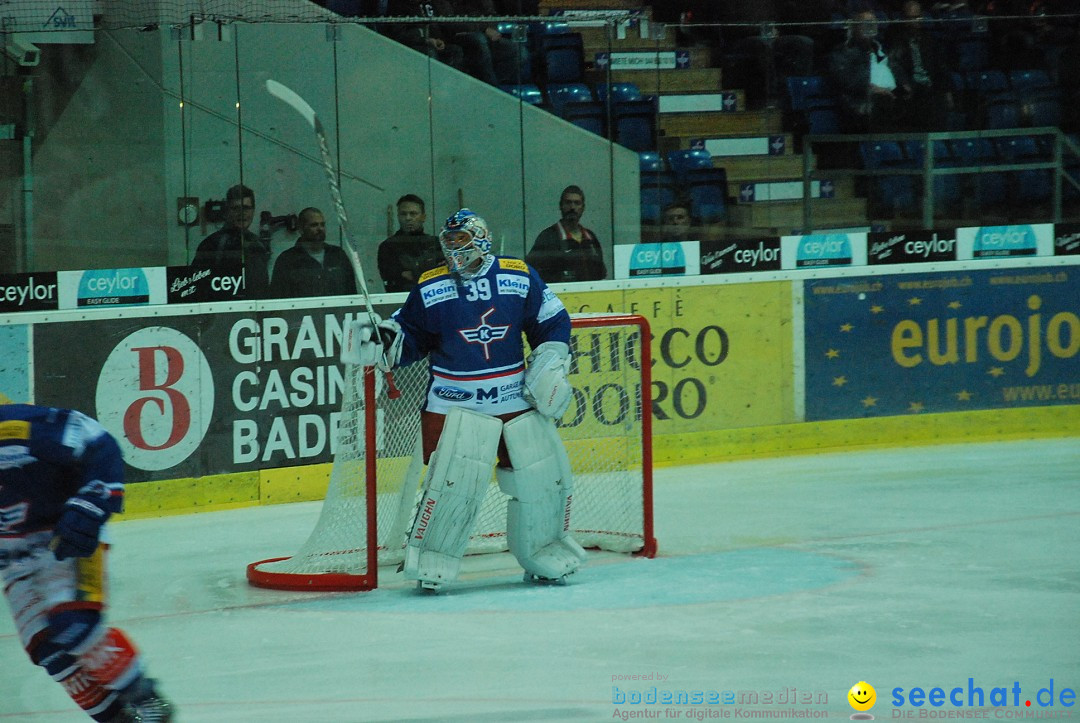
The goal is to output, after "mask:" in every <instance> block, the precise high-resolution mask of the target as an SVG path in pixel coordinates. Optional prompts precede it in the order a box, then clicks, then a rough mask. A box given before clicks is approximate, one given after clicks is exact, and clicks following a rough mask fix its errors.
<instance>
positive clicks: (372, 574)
mask: <svg viewBox="0 0 1080 723" xmlns="http://www.w3.org/2000/svg"><path fill="white" fill-rule="evenodd" d="M571 318H572V325H573V332H572V336H571V344H570V345H571V350H572V352H573V353H574V366H573V367H572V368H571V379H572V380H573V381H574V385H575V389H574V401H573V402H572V403H571V405H570V408H569V410H568V411H567V414H566V416H564V418H563V420H562V422H561V423H560V430H559V432H560V436H561V437H562V439H563V442H564V444H566V447H567V452H568V453H569V456H570V461H571V466H572V468H573V471H574V503H573V508H572V511H571V521H570V525H571V533H572V534H573V536H574V538H575V539H576V540H577V541H578V542H580V543H581V545H582V546H583V547H586V548H597V549H603V550H611V551H616V552H628V553H633V554H636V555H641V556H645V557H652V556H654V555H655V554H656V539H655V538H654V536H653V520H652V414H651V410H652V405H651V395H650V390H651V376H650V361H651V355H650V353H649V340H650V338H651V335H650V331H649V324H648V321H647V320H646V319H645V318H644V317H642V316H638V315H630V314H575V315H572V317H571ZM395 372H396V374H395V378H396V382H397V386H398V388H399V389H400V390H401V393H402V396H401V398H400V399H396V400H393V401H391V400H390V399H389V398H388V396H387V387H386V384H385V382H384V380H383V379H382V375H381V374H377V373H376V372H375V370H374V369H373V368H371V367H367V368H359V367H353V366H351V365H350V366H349V367H347V368H346V373H345V388H344V391H343V399H342V408H341V415H340V422H339V427H338V441H337V448H336V450H335V452H334V462H333V466H332V470H331V473H330V484H329V487H328V488H327V492H326V499H325V501H324V502H323V506H322V511H321V513H320V515H319V519H318V521H317V522H316V524H315V528H314V529H313V530H312V532H311V534H310V536H309V537H308V539H307V541H306V542H305V543H304V544H303V545H302V546H301V548H300V550H298V551H297V552H296V553H295V554H293V555H292V556H291V557H278V558H271V559H267V560H261V561H259V562H253V563H251V564H249V565H248V566H247V579H248V582H249V583H251V584H252V585H255V586H257V587H267V588H274V589H279V590H311V591H343V590H371V589H374V588H375V587H377V586H378V568H379V566H380V565H396V564H398V563H400V562H401V561H402V559H403V558H404V550H405V542H406V538H407V535H408V531H409V528H410V527H411V526H412V521H413V517H414V516H415V513H416V508H417V506H418V505H419V501H420V496H421V488H420V482H421V480H422V471H423V464H422V461H421V454H420V413H419V410H420V409H421V407H422V405H423V401H424V398H425V395H426V393H427V385H428V368H427V364H426V363H423V362H418V363H416V364H412V365H411V366H408V367H404V368H400V369H397V370H395ZM448 393H450V391H449V390H448ZM492 466H493V468H494V461H493V462H492ZM508 499H509V498H508V497H507V496H506V495H505V494H503V493H502V492H501V490H499V488H498V484H497V483H495V481H494V474H493V475H492V483H491V486H490V487H489V488H488V494H487V496H486V497H485V499H484V502H483V505H482V507H481V511H480V514H479V516H478V518H477V521H476V524H475V525H474V528H473V531H472V535H471V536H470V538H469V545H468V548H467V550H466V554H467V555H470V554H481V553H488V552H500V551H503V550H506V549H507V545H506V502H507V500H508Z"/></svg>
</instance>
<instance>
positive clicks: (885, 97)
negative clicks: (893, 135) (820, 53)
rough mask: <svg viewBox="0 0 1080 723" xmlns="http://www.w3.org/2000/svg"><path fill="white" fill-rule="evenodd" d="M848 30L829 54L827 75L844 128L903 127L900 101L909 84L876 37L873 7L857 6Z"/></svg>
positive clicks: (855, 130)
mask: <svg viewBox="0 0 1080 723" xmlns="http://www.w3.org/2000/svg"><path fill="white" fill-rule="evenodd" d="M847 32H848V38H847V41H846V42H845V43H844V44H843V45H841V46H840V47H838V48H836V49H835V50H834V51H833V52H832V54H831V55H830V56H829V77H830V79H831V81H832V84H833V87H835V88H836V89H837V91H838V98H839V101H840V109H841V116H842V122H843V124H844V126H845V128H844V130H845V131H847V132H850V133H871V132H888V131H894V130H897V129H898V128H902V127H903V118H902V107H901V106H902V104H901V102H900V101H901V100H902V99H903V98H904V97H905V95H906V90H905V89H908V88H910V84H909V83H908V82H907V77H906V76H905V75H904V74H903V69H902V68H900V67H899V66H894V65H893V64H892V61H891V60H890V58H889V55H888V53H886V52H885V48H884V47H883V46H882V44H881V43H880V42H879V41H878V23H877V16H876V14H875V13H874V10H873V9H872V8H871V7H869V6H866V5H861V6H856V8H855V10H853V11H852V13H851V16H850V19H849V21H848V28H847Z"/></svg>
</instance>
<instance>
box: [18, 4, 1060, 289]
mask: <svg viewBox="0 0 1080 723" xmlns="http://www.w3.org/2000/svg"><path fill="white" fill-rule="evenodd" d="M610 4H611V3H599V4H598V5H610ZM15 5H16V6H19V5H20V3H15ZM25 5H26V7H25V8H22V7H17V8H16V9H17V11H23V10H25V11H26V13H27V16H28V18H29V14H30V11H31V9H32V5H33V4H32V3H25ZM112 5H117V6H118V7H112ZM222 5H226V4H224V3H223V4H222ZM244 5H245V10H244V14H241V13H240V12H239V11H237V10H236V9H230V8H228V7H222V8H220V9H218V10H217V11H216V12H215V13H209V14H208V12H207V10H206V4H205V3H204V4H201V5H200V8H201V10H200V14H193V13H192V12H191V9H190V8H187V7H186V6H183V5H182V4H177V5H176V6H165V7H162V6H158V5H154V6H153V7H152V8H149V7H148V8H147V9H144V10H140V9H139V8H138V6H137V4H131V3H124V4H109V3H106V4H104V8H105V11H104V14H103V15H102V16H100V17H98V18H96V19H95V20H93V21H92V22H90V23H89V24H88V26H89V28H90V29H89V30H87V29H86V27H82V26H79V22H80V21H79V19H78V18H75V19H74V20H71V21H70V22H68V26H70V27H68V28H67V29H65V30H51V31H49V32H42V31H41V30H40V29H36V30H35V29H34V28H35V27H38V28H39V26H33V25H32V24H31V20H32V19H28V20H26V25H25V26H20V25H18V22H15V23H14V24H12V25H9V26H8V27H11V28H12V31H11V32H5V34H4V35H3V37H4V47H5V49H6V52H5V59H4V62H3V66H2V68H3V77H2V81H3V83H2V85H0V88H2V93H3V100H4V102H3V104H2V106H0V251H2V253H0V272H2V273H26V272H35V271H54V270H70V269H98V268H129V267H150V266H167V267H177V268H179V267H184V266H187V265H189V264H192V263H193V262H196V267H199V266H205V265H207V264H208V263H210V262H211V261H212V262H213V263H216V264H225V265H226V267H227V268H228V269H233V270H235V271H236V272H237V274H239V272H240V271H241V270H243V271H244V277H245V283H246V288H245V289H243V290H240V291H237V290H236V284H235V283H233V285H230V286H229V288H225V289H222V288H220V287H221V286H222V284H221V283H219V284H218V287H219V288H217V289H215V290H213V291H212V292H211V291H207V292H206V294H208V296H205V299H206V300H223V299H227V298H233V297H232V296H230V295H231V294H233V293H234V292H235V293H236V294H237V296H236V298H239V297H242V296H246V297H247V298H269V297H272V296H279V295H281V293H273V292H271V290H270V287H269V285H270V283H271V279H272V278H273V275H274V274H275V273H276V272H277V270H278V269H277V266H278V264H277V261H278V259H279V257H280V256H281V254H282V253H283V252H285V251H287V250H290V249H292V248H294V247H295V246H297V241H298V239H300V238H313V237H314V236H317V234H318V230H317V229H315V230H311V231H309V233H311V234H314V236H312V237H305V236H303V234H304V233H305V231H304V228H305V227H306V226H311V225H315V226H317V225H318V224H317V223H316V222H315V219H316V214H315V211H314V210H317V211H318V213H319V214H321V216H322V218H323V219H324V220H325V225H326V241H327V242H328V243H330V244H332V245H335V246H338V245H343V244H345V243H346V239H345V238H344V237H343V232H342V230H341V224H340V214H339V212H338V210H337V208H336V204H335V201H334V196H333V193H332V191H331V187H330V186H331V184H330V182H329V179H328V176H327V163H326V161H327V159H328V160H329V163H330V168H331V175H332V178H333V181H334V183H336V184H337V185H338V188H339V189H340V195H341V199H342V202H343V203H342V208H343V209H344V210H345V213H346V215H347V219H348V231H349V233H350V235H351V236H352V237H353V239H354V240H355V242H356V247H357V251H358V258H359V260H360V263H361V266H362V269H363V274H362V278H363V280H364V282H365V284H366V286H367V287H368V288H369V290H370V291H371V292H372V293H376V292H381V291H383V290H401V289H405V288H408V286H409V285H411V283H414V282H415V277H416V276H417V275H418V274H419V273H420V272H422V270H423V267H426V266H427V265H430V264H431V263H435V262H437V260H438V258H439V251H438V248H437V246H436V245H435V243H434V241H433V240H432V239H431V238H430V236H432V235H435V234H437V233H438V231H439V229H440V227H441V224H442V221H443V219H445V218H446V217H447V216H448V215H449V214H451V213H453V212H454V211H456V210H457V209H458V208H461V207H469V208H471V209H473V210H474V211H476V212H477V213H479V214H480V215H481V216H483V217H484V218H485V219H486V220H487V222H488V225H489V227H490V229H491V234H492V239H493V244H494V250H495V251H496V252H498V253H502V254H505V255H510V256H517V257H528V256H530V254H531V253H532V251H533V248H534V246H535V245H536V244H537V241H538V240H539V239H540V237H542V236H544V235H545V234H546V238H547V239H548V241H550V240H551V239H552V238H557V240H558V241H559V244H561V245H559V246H558V248H559V249H573V251H571V252H562V253H565V254H566V255H565V257H564V258H563V260H562V261H561V262H560V259H559V258H558V257H555V258H554V260H553V262H552V263H553V264H554V265H553V266H551V267H545V272H544V276H545V277H546V278H547V280H548V281H549V282H553V283H558V282H567V281H585V280H592V279H599V278H608V279H610V278H613V276H614V273H613V264H614V255H615V254H614V248H615V246H616V245H621V244H636V243H639V242H641V241H660V240H680V239H696V240H697V239H699V240H703V241H717V240H723V239H728V238H754V237H758V236H775V235H782V234H787V233H793V232H801V231H809V230H812V229H809V228H806V223H807V218H808V214H807V213H806V210H807V208H806V204H807V203H809V204H811V210H812V213H811V214H809V217H810V218H812V221H811V223H812V225H813V230H820V229H829V228H904V227H926V226H927V215H926V204H925V203H924V200H925V198H926V196H927V194H928V193H929V194H932V198H933V200H934V203H933V211H932V213H931V214H930V215H931V221H930V222H931V223H933V224H943V225H950V226H958V225H964V223H967V222H970V221H971V220H973V219H974V220H978V221H979V222H980V223H983V222H990V221H992V220H994V219H1001V220H1002V222H1008V223H1011V222H1020V221H1024V222H1026V221H1037V220H1060V219H1062V218H1069V217H1071V216H1072V215H1075V214H1076V210H1077V209H1076V201H1077V200H1078V198H1080V193H1077V188H1076V186H1075V184H1074V183H1072V182H1070V180H1069V179H1070V177H1073V178H1075V177H1077V176H1080V172H1077V173H1074V174H1071V176H1070V168H1075V167H1077V166H1080V159H1078V158H1077V155H1076V152H1075V151H1076V147H1075V145H1073V144H1072V143H1071V141H1070V135H1069V134H1071V133H1072V132H1073V131H1074V130H1075V129H1076V125H1077V117H1076V110H1075V109H1076V108H1077V107H1080V104H1078V103H1076V102H1075V101H1076V94H1077V87H1078V86H1077V83H1078V82H1080V73H1078V72H1076V69H1075V68H1073V67H1072V66H1073V65H1075V64H1076V62H1077V61H1076V58H1078V57H1080V53H1077V52H1076V50H1077V49H1080V48H1078V47H1077V46H1078V35H1077V25H1078V22H1077V21H1078V17H1080V16H1076V15H1053V16H1045V15H1043V16H1033V17H1002V16H993V15H979V14H977V13H976V12H974V11H973V10H970V9H964V8H959V7H953V6H950V7H949V8H947V9H945V10H940V11H937V12H935V11H934V9H933V8H925V9H923V8H920V7H919V6H918V4H917V3H907V4H904V5H903V6H902V7H900V8H898V9H897V11H896V12H895V13H892V14H890V13H886V12H883V11H878V12H874V11H867V12H863V13H857V12H856V13H852V14H851V15H849V16H846V17H845V16H839V15H837V16H831V15H830V16H827V17H820V18H816V17H809V16H807V17H800V18H796V19H795V20H796V21H798V22H788V20H790V19H789V18H776V19H769V18H766V19H761V20H742V19H740V18H726V17H725V18H720V19H722V20H729V21H730V22H724V23H710V22H702V21H701V20H702V18H700V17H693V16H689V15H687V14H686V13H681V14H680V17H675V16H674V15H673V14H672V10H671V9H670V8H665V9H662V10H659V11H657V12H654V9H653V8H650V7H648V6H633V5H632V4H625V3H616V5H619V6H620V8H618V9H609V8H599V9H595V10H590V9H581V4H580V3H576V2H575V3H572V4H571V5H572V6H573V7H571V8H562V7H559V6H558V4H557V3H555V4H550V3H544V4H541V5H540V6H539V7H538V8H530V7H526V8H521V7H520V6H515V7H514V8H511V10H512V11H515V12H517V13H518V14H516V15H506V16H485V17H473V18H449V17H442V18H431V17H427V18H417V17H411V18H409V17H405V18H402V17H385V16H381V15H378V13H379V11H380V10H381V9H383V8H381V6H380V4H379V3H372V4H371V7H368V6H367V5H365V4H359V3H358V4H353V3H336V4H335V3H331V4H329V5H328V6H327V7H320V6H318V5H315V4H312V3H279V2H271V3H263V4H260V6H259V8H258V10H257V12H256V11H252V10H251V9H250V5H251V4H244ZM808 5H809V4H808ZM807 12H809V11H807ZM526 13H528V14H526ZM665 13H667V15H665ZM19 17H21V16H20V15H19V12H16V18H17V19H18V18H19ZM712 19H714V18H711V17H707V18H704V20H712ZM54 23H55V21H54ZM72 28H74V30H72ZM69 32H78V33H79V35H78V37H76V36H74V35H69V34H67V33H69ZM69 40H74V41H75V42H69ZM32 48H33V49H36V50H37V55H36V56H34V53H33V50H31V49H32ZM27 53H30V55H27ZM31 61H35V62H31ZM268 81H274V82H276V83H280V84H282V85H284V86H286V87H288V88H290V89H292V90H293V91H295V93H296V94H298V95H299V96H300V97H302V98H303V100H304V101H305V102H306V103H307V104H309V105H310V107H311V108H312V109H313V110H314V111H315V113H316V114H317V117H318V119H319V122H320V128H321V130H322V132H323V138H324V140H325V143H326V150H327V151H328V156H327V157H325V158H324V155H323V153H322V149H321V148H320V144H319V139H318V138H317V134H316V133H315V131H314V130H313V128H312V126H311V125H310V123H309V122H308V119H307V118H305V117H304V116H303V115H302V114H301V113H299V112H297V110H296V109H295V108H293V107H292V106H290V105H289V104H287V103H285V102H283V101H282V100H281V99H280V98H279V97H276V96H275V95H273V94H272V93H270V92H268V90H267V82H268ZM1017 129H1032V130H1031V133H1030V134H1028V133H1018V132H1017ZM928 133H933V134H934V135H933V136H927V135H925V134H928ZM942 134H944V135H942ZM950 134H951V135H950ZM845 135H851V136H852V140H851V141H850V142H845V141H844V136H845ZM820 137H825V138H826V139H828V140H826V141H822V142H820V143H819V142H817V141H816V140H815V139H818V138H820ZM808 139H809V140H808ZM928 154H929V156H930V160H931V161H932V165H933V167H934V168H936V169H938V170H939V171H940V169H943V168H944V169H948V168H950V167H951V168H962V169H965V170H964V172H962V173H961V172H957V173H953V174H950V173H947V172H945V173H938V174H937V175H930V174H924V175H918V174H916V173H915V172H914V171H918V170H921V169H925V168H926V167H927V160H928ZM1025 164H1028V165H1025ZM1040 164H1041V165H1040ZM830 169H833V172H832V173H831V174H830ZM913 169H914V170H913ZM971 169H974V170H976V171H980V172H977V173H972V172H970V171H971ZM865 172H871V173H872V174H875V175H866V173H865ZM927 179H930V180H929V181H927ZM238 186H242V187H244V188H246V189H250V194H251V195H246V194H245V193H239V194H234V195H232V196H230V195H229V189H231V188H235V187H238ZM567 189H570V192H569V194H568V195H569V197H570V200H571V201H575V199H576V200H580V201H583V204H577V203H574V202H571V203H566V202H565V201H566V198H565V192H566V190H567ZM402 199H405V200H404V201H402ZM417 199H418V200H419V201H420V202H422V204H423V206H422V208H421V207H420V205H419V203H417ZM399 202H400V203H399ZM312 209H314V210H312ZM305 210H306V213H302V212H305ZM417 212H420V213H419V214H418V213H417ZM403 224H404V229H405V230H406V231H412V232H413V234H417V233H419V235H411V236H410V235H407V238H405V239H404V241H405V242H406V243H404V244H403V245H397V246H394V247H393V248H389V247H388V249H387V251H386V253H385V254H384V259H383V264H382V268H381V269H380V258H379V256H380V254H379V248H380V245H381V244H382V243H383V242H384V240H385V239H387V238H389V237H393V236H394V235H395V234H398V240H399V241H401V240H402V238H401V234H402V229H403ZM223 227H224V228H229V227H233V228H235V229H237V230H236V231H234V237H233V238H232V239H225V241H224V242H223V241H222V236H221V235H220V234H219V235H218V236H216V237H213V238H210V240H209V241H207V239H208V237H212V236H213V234H215V233H216V232H218V231H219V229H221V228H223ZM580 227H584V228H587V229H589V235H591V236H592V237H594V238H595V240H596V244H597V245H598V247H599V249H600V255H601V260H602V266H601V267H597V266H596V265H595V264H593V265H591V266H589V265H588V264H579V263H577V262H576V261H574V260H573V258H572V257H573V256H574V255H575V252H576V251H577V250H579V249H580V247H582V246H583V245H585V244H584V242H583V241H581V240H580V236H581V235H582V232H581V231H580V230H579V228H580ZM240 231H242V232H243V233H242V234H240ZM226 236H228V234H226ZM241 236H242V237H243V239H244V240H243V242H241V241H240V238H241ZM575 236H576V237H579V238H574V237H575ZM230 243H231V244H233V246H230V245H229V244H230ZM234 247H235V248H234ZM200 249H201V251H200ZM236 249H240V250H238V251H236ZM234 251H236V252H235V253H234ZM534 258H535V257H534ZM549 260H550V259H549ZM540 263H541V262H539V261H538V262H537V265H540ZM560 263H561V264H562V265H559V264H560ZM328 265H329V262H324V266H328ZM598 268H599V269H600V270H599V271H598V270H597V269H598ZM197 276H198V273H197V271H193V272H191V273H187V274H185V273H184V272H182V271H175V272H171V276H170V287H176V286H177V285H178V284H179V287H178V288H182V287H183V286H184V284H185V283H186V281H187V280H191V279H194V280H193V281H191V283H192V284H195V282H196V281H197V280H198V279H197V278H195V277H197ZM310 279H314V280H313V281H311V280H310ZM310 279H309V282H305V283H306V284H307V285H306V286H305V287H304V288H306V289H308V290H309V291H310V295H319V294H320V292H319V287H318V284H321V283H324V282H323V281H319V278H317V275H316V276H313V277H310ZM325 283H327V284H331V285H330V286H327V287H325V288H330V289H335V288H337V287H335V286H333V285H332V282H329V281H327V282H325ZM280 288H282V287H279V290H280ZM200 293H202V292H200ZM282 293H285V292H282ZM295 293H304V292H303V290H301V291H296V289H295V288H294V289H293V290H292V291H289V292H287V294H286V295H290V294H295ZM192 298H193V299H195V298H196V297H192ZM198 298H200V299H202V298H204V297H198Z"/></svg>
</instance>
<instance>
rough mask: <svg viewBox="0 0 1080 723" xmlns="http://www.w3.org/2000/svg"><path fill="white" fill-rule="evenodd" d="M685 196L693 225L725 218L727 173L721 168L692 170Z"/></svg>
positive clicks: (715, 221)
mask: <svg viewBox="0 0 1080 723" xmlns="http://www.w3.org/2000/svg"><path fill="white" fill-rule="evenodd" d="M686 195H687V197H688V198H689V199H690V217H691V218H692V219H693V221H694V223H699V224H710V223H717V222H720V221H723V220H725V219H726V218H727V173H726V172H725V171H724V169H723V168H714V167H709V168H698V169H694V170H693V171H692V172H691V173H690V175H689V177H688V182H687V185H686Z"/></svg>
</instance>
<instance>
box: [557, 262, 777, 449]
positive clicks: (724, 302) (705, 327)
mask: <svg viewBox="0 0 1080 723" xmlns="http://www.w3.org/2000/svg"><path fill="white" fill-rule="evenodd" d="M560 298H562V300H563V303H565V304H566V307H567V309H569V311H570V312H571V313H572V314H575V313H613V312H615V313H628V314H640V315H641V316H644V317H645V318H646V319H647V320H648V321H649V324H650V326H651V331H652V337H653V338H652V345H651V347H652V360H651V369H652V390H651V392H652V401H653V405H652V406H653V435H654V448H655V451H656V455H657V459H658V461H661V462H662V461H665V460H674V459H680V458H682V459H691V460H692V459H694V458H700V457H701V452H702V451H703V450H702V448H703V447H707V446H708V444H709V437H710V434H709V433H716V432H719V431H722V430H728V429H738V428H747V427H761V426H771V425H778V424H788V423H792V422H795V421H797V420H796V418H795V404H794V391H793V388H792V384H793V381H792V380H793V378H794V374H793V373H792V344H793V335H792V316H791V315H792V303H791V298H792V297H791V284H790V282H787V281H777V282H765V283H759V284H739V285H721V286H691V287H685V288H683V287H660V288H649V289H633V290H615V291H588V292H566V293H563V294H560ZM590 351H591V350H590V349H581V348H579V349H575V354H576V357H577V363H576V365H575V369H574V370H573V373H572V375H571V379H572V381H573V383H574V385H575V387H578V388H579V389H583V390H586V389H587V390H588V391H589V393H595V392H594V390H593V389H592V388H591V386H590V385H591V383H592V382H593V381H595V379H594V377H593V374H594V373H595V372H597V371H599V370H594V369H593V368H592V366H591V363H590ZM607 402H608V400H607V399H606V398H605V399H601V400H600V401H599V402H598V403H594V406H595V408H596V409H600V410H603V409H604V408H605V406H604V405H605V404H606V403H607ZM601 414H603V412H601Z"/></svg>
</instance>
